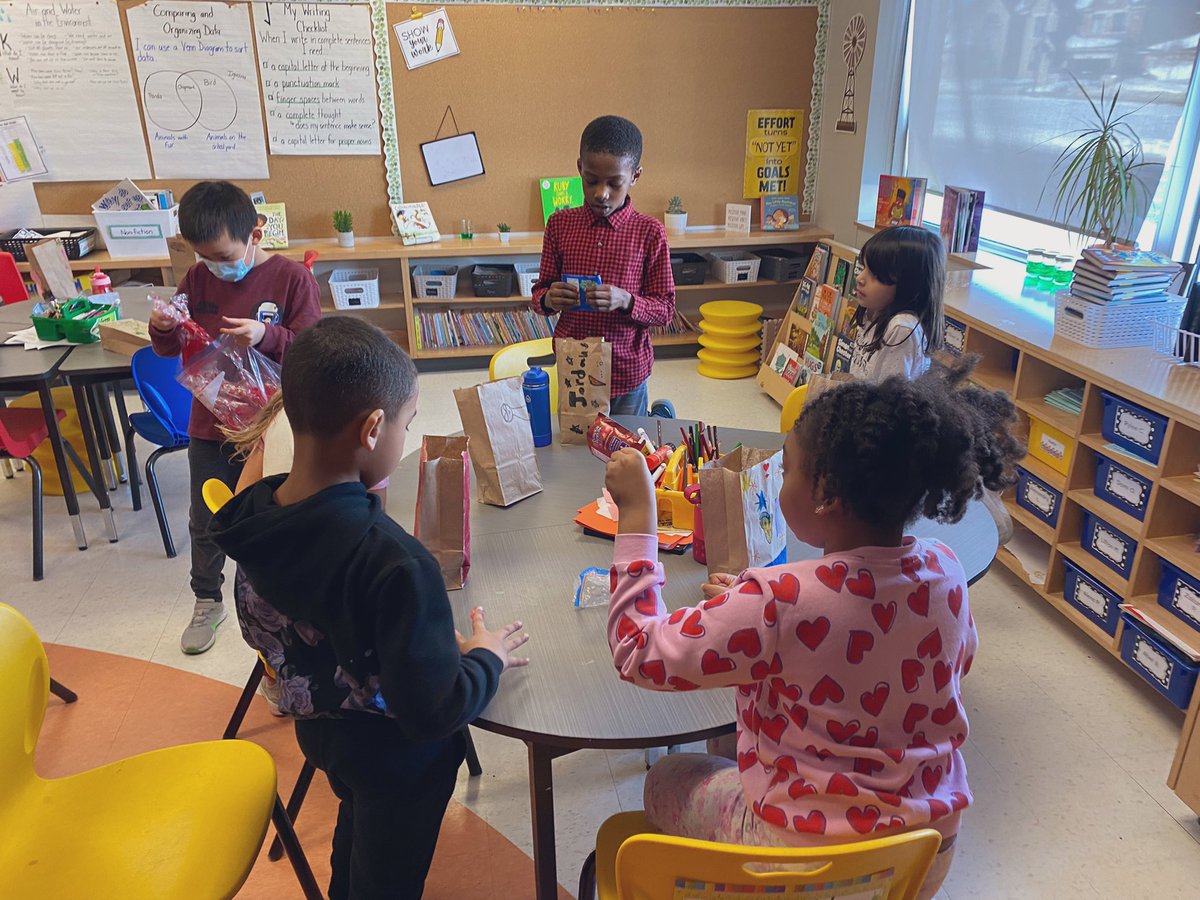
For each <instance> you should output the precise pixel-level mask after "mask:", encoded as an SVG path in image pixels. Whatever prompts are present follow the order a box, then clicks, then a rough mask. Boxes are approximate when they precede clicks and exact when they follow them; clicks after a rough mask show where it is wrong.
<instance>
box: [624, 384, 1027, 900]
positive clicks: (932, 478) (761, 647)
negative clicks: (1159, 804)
mask: <svg viewBox="0 0 1200 900" xmlns="http://www.w3.org/2000/svg"><path fill="white" fill-rule="evenodd" d="M969 371H970V364H969V363H967V364H962V365H960V366H959V367H958V368H957V369H955V370H953V371H947V370H935V371H932V372H930V373H928V374H926V375H924V376H921V377H920V378H918V379H916V380H915V381H912V382H906V381H904V380H902V379H900V378H892V379H889V380H887V381H884V382H882V383H880V384H869V383H865V382H854V383H851V384H848V385H846V386H843V387H840V388H837V389H836V390H833V391H830V392H828V393H826V394H824V395H822V396H821V397H819V398H817V399H816V400H814V401H813V403H812V404H810V405H808V406H806V407H805V408H804V412H803V414H802V415H801V417H800V419H799V421H798V422H797V424H796V426H795V428H794V430H793V431H792V432H791V433H790V434H789V435H788V437H787V440H786V443H785V445H784V483H783V489H782V491H781V493H780V498H779V500H780V507H781V509H782V511H783V515H784V517H785V519H786V520H787V523H788V526H789V527H790V528H791V529H792V531H793V533H794V534H795V535H796V537H797V538H799V539H800V540H801V541H804V542H806V543H808V544H811V545H813V546H816V547H820V548H823V549H824V551H825V556H824V557H823V558H821V559H818V560H815V561H809V562H798V563H790V564H784V565H780V566H774V567H771V568H766V569H748V570H747V571H745V572H743V573H741V574H740V575H738V576H736V577H733V576H722V575H717V576H714V577H713V579H710V584H709V585H706V586H705V593H706V595H707V596H708V597H709V599H707V600H706V601H705V602H703V603H701V604H700V605H699V606H695V607H685V608H683V609H677V610H675V611H674V612H672V613H670V614H668V612H667V610H666V609H665V607H664V606H663V602H662V598H661V593H660V589H661V587H662V585H663V583H664V575H663V569H662V566H660V565H659V564H658V562H657V558H656V547H657V544H656V539H655V537H654V532H655V528H654V523H655V502H654V493H653V486H652V484H651V482H650V480H649V477H648V472H647V470H646V465H645V462H644V460H643V459H642V457H641V456H640V455H639V454H636V453H634V452H632V451H630V452H628V453H626V452H625V451H622V452H621V453H619V454H618V455H617V456H615V457H614V458H613V460H612V462H611V463H610V464H609V469H608V474H607V479H606V481H607V486H608V489H609V491H610V493H611V494H612V496H613V499H614V500H615V501H616V503H617V506H618V507H619V508H620V517H619V523H620V524H619V530H620V533H619V534H618V536H617V540H616V547H615V553H614V560H613V569H612V582H613V590H612V599H611V603H610V606H609V623H608V632H609V644H610V646H611V648H612V652H613V660H614V662H615V663H616V666H617V669H618V670H619V672H620V677H621V678H623V679H624V680H626V681H631V682H633V683H634V684H637V685H639V686H641V687H645V688H648V689H651V690H662V691H687V690H697V689H706V688H717V687H736V688H737V689H738V690H737V693H736V702H737V754H736V759H725V758H721V757H714V756H706V755H698V754H677V755H672V756H668V757H666V758H665V759H663V760H662V761H661V762H659V763H658V764H657V765H656V766H655V767H654V768H653V769H652V770H651V771H650V773H649V774H648V775H647V778H646V787H645V798H646V814H647V816H648V817H649V819H650V820H651V822H653V823H654V824H655V825H656V826H658V827H659V828H661V829H662V830H663V831H666V832H668V833H672V834H679V835H683V836H687V837H694V838H701V839H706V840H717V841H725V842H731V843H742V844H753V845H767V846H788V845H793V846H795V845H814V844H818V845H819V844H829V843H845V842H847V841H853V840H864V839H867V838H869V837H874V836H877V835H878V834H881V833H882V834H887V833H895V832H901V831H907V830H912V829H915V828H922V827H927V826H928V827H933V828H935V829H937V830H938V831H939V832H941V834H942V836H943V848H944V850H945V851H946V852H943V853H940V854H939V857H938V862H937V863H936V864H935V866H934V868H933V869H932V870H931V875H930V877H929V878H928V879H927V880H926V883H925V886H924V890H923V892H922V895H923V896H932V895H933V894H934V893H935V892H936V890H937V888H938V886H939V885H940V884H941V881H942V879H943V878H944V877H945V874H946V872H947V871H948V869H949V863H950V859H951V858H952V849H951V848H952V846H953V843H954V841H953V839H954V837H955V835H956V834H957V831H958V825H959V818H960V815H961V812H962V810H963V809H965V808H966V807H967V806H969V805H970V803H971V792H970V788H969V787H968V785H967V772H966V767H965V765H964V764H963V758H962V754H961V752H960V749H959V748H960V747H961V746H962V744H963V742H964V741H965V740H966V737H967V733H968V730H967V718H966V713H965V709H964V707H963V702H962V695H961V683H962V679H963V677H964V676H965V675H966V674H967V672H968V671H969V670H970V667H971V661H972V659H973V658H974V655H975V650H976V647H977V638H976V633H975V626H974V622H973V620H972V618H971V611H970V606H969V603H968V601H967V584H966V578H965V576H964V573H963V569H962V566H961V565H960V564H959V563H958V560H957V559H956V558H955V556H954V554H953V552H952V551H951V550H950V549H949V548H947V547H946V546H944V545H942V544H940V543H938V542H936V541H925V540H918V539H916V538H913V537H907V536H905V534H904V528H905V526H906V525H908V524H909V523H910V522H912V521H914V520H915V519H916V518H917V517H918V516H921V515H925V516H929V517H933V518H937V519H940V520H942V521H951V522H952V521H957V520H958V519H959V518H961V517H962V515H963V512H964V511H965V509H966V505H967V502H968V501H969V500H970V499H971V498H972V497H975V496H978V493H979V488H978V486H979V484H980V483H981V482H982V484H983V485H985V486H986V487H988V488H991V489H1001V488H1003V487H1005V486H1006V485H1008V484H1009V483H1011V482H1012V481H1013V480H1014V479H1013V474H1012V472H1013V463H1014V462H1015V461H1016V460H1017V459H1019V458H1020V456H1021V455H1022V450H1021V446H1020V444H1019V443H1018V441H1017V440H1016V439H1015V438H1014V437H1013V436H1012V435H1011V434H1010V433H1009V430H1008V429H1009V427H1010V426H1011V424H1012V423H1013V421H1014V420H1015V414H1014V411H1013V405H1012V403H1011V401H1010V400H1009V399H1008V397H1007V396H1005V395H1003V394H989V393H987V392H985V391H983V390H981V389H979V388H977V387H973V386H968V385H967V384H966V377H967V374H968V373H969Z"/></svg>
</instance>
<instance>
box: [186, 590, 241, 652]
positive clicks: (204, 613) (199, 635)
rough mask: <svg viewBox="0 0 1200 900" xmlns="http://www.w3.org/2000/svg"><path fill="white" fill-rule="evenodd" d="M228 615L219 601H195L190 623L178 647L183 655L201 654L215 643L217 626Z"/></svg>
mask: <svg viewBox="0 0 1200 900" xmlns="http://www.w3.org/2000/svg"><path fill="white" fill-rule="evenodd" d="M227 615H229V613H227V612H226V611H225V604H224V603H222V602H221V601H219V600H197V601H196V608H195V609H194V610H193V611H192V622H191V624H190V625H188V627H187V628H185V629H184V630H183V637H181V638H180V639H179V646H180V648H181V649H182V650H183V652H184V653H203V652H204V651H205V650H207V649H208V648H209V647H211V646H212V645H213V644H215V643H216V642H217V626H218V625H220V624H221V623H222V622H224V621H225V617H226V616H227Z"/></svg>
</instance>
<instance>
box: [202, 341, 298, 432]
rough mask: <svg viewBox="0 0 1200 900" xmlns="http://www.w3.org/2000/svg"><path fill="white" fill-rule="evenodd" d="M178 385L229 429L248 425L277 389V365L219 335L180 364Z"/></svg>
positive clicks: (252, 350) (248, 348)
mask: <svg viewBox="0 0 1200 900" xmlns="http://www.w3.org/2000/svg"><path fill="white" fill-rule="evenodd" d="M178 379H179V383H180V384H182V385H183V386H184V387H185V388H187V389H188V390H189V391H191V393H192V396H194V397H195V398H196V399H197V400H199V401H200V402H201V403H203V404H204V406H205V407H206V408H207V409H208V411H209V412H211V413H212V414H213V417H214V418H215V419H216V420H217V421H218V422H220V423H221V424H222V425H224V426H225V427H226V428H229V429H231V430H239V431H240V430H241V429H243V428H245V427H246V426H248V425H249V424H250V423H251V421H253V419H254V417H255V416H256V415H257V414H258V412H259V411H260V410H261V409H262V408H263V407H264V406H265V405H266V403H267V400H268V399H270V397H271V395H272V394H274V393H275V392H276V391H277V390H279V384H280V382H279V366H278V365H277V364H276V363H274V362H272V361H271V360H270V359H268V358H267V357H265V356H263V355H262V354H261V353H259V352H258V351H257V350H255V349H254V348H253V347H244V346H242V345H241V344H240V343H239V342H238V340H237V339H236V338H235V337H233V336H232V335H223V336H221V337H219V338H217V339H216V340H215V341H213V342H212V343H210V344H209V345H208V347H206V348H205V349H203V350H201V351H200V352H199V353H197V354H196V355H195V356H193V357H192V358H191V359H189V360H187V361H186V362H185V363H184V364H183V369H182V371H180V373H179V376H178Z"/></svg>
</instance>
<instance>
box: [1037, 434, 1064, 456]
mask: <svg viewBox="0 0 1200 900" xmlns="http://www.w3.org/2000/svg"><path fill="white" fill-rule="evenodd" d="M1041 445H1042V449H1043V450H1045V451H1046V452H1047V453H1049V454H1050V455H1051V456H1053V457H1054V458H1055V459H1065V458H1066V455H1067V447H1066V445H1065V444H1064V443H1063V442H1062V441H1058V440H1055V439H1054V438H1052V437H1050V435H1048V434H1046V433H1045V432H1042V440H1041Z"/></svg>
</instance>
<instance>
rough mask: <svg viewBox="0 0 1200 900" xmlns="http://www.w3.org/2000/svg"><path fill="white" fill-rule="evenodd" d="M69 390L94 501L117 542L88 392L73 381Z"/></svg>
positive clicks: (111, 541) (115, 524)
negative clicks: (72, 399) (87, 464)
mask: <svg viewBox="0 0 1200 900" xmlns="http://www.w3.org/2000/svg"><path fill="white" fill-rule="evenodd" d="M71 391H72V393H73V394H74V395H75V408H76V409H77V410H78V411H79V428H80V430H81V431H82V432H83V443H84V444H85V445H86V446H87V452H88V462H89V463H90V464H91V469H92V481H93V482H94V484H92V486H91V487H92V493H93V494H95V495H96V502H97V503H99V504H100V509H101V510H102V511H103V512H104V514H105V523H104V524H105V528H107V530H108V540H109V543H112V544H115V543H116V542H117V521H116V519H114V518H113V511H112V503H111V502H110V501H109V499H108V491H107V490H105V478H104V472H103V469H102V463H101V461H100V451H99V449H98V448H97V446H96V433H95V432H94V431H93V430H92V416H91V409H90V404H89V403H88V396H87V395H88V394H89V393H90V392H89V391H87V390H86V389H85V388H84V387H83V385H81V384H78V383H75V384H73V385H71Z"/></svg>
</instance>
